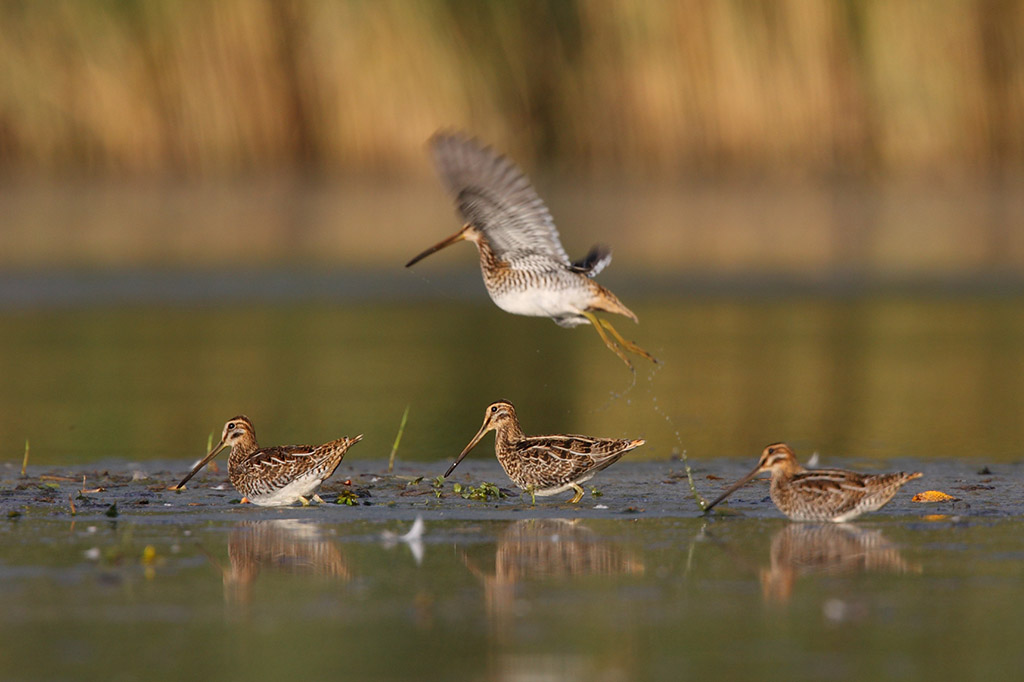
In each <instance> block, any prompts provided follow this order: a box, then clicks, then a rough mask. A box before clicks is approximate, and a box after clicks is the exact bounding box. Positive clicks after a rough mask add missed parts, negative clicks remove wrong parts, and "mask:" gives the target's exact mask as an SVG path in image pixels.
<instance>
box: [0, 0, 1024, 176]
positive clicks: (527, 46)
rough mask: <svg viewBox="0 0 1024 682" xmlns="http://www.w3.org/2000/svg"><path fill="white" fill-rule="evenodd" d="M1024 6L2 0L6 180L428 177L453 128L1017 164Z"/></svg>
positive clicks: (706, 168)
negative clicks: (306, 174) (433, 148)
mask: <svg viewBox="0 0 1024 682" xmlns="http://www.w3.org/2000/svg"><path fill="white" fill-rule="evenodd" d="M1022 36H1024V3H1021V2H1019V1H1016V0H973V1H965V0H931V1H929V2H919V1H917V0H860V1H822V2H807V1H806V0H790V1H779V2H753V1H747V0H742V1H730V0H725V1H723V0H682V1H678V2H675V1H673V2H646V1H629V0H575V1H574V0H547V1H531V2H503V1H498V0H481V1H464V0H426V1H423V2H409V1H407V0H391V1H388V0H383V1H382V0H374V1H363V0H348V1H343V2H322V1H318V0H274V1H257V0H218V1H216V2H174V1H168V0H148V1H147V0H141V1H137V2H134V1H128V0H116V1H115V0H73V1H64V2H61V1H53V2H12V1H5V2H3V3H2V4H0V167H2V168H3V171H4V172H5V173H6V174H7V175H8V176H10V175H17V174H21V173H25V172H32V173H40V174H54V173H67V172H74V171H80V172H86V173H89V174H94V173H103V174H114V175H127V174H139V173H145V174H154V175H164V174H168V173H170V174H174V175H185V176H192V175H207V174H222V173H227V174H231V173H238V172H244V173H248V172H251V171H253V170H275V171H276V170H279V169H280V168H282V167H291V168H301V169H304V170H315V171H326V172H332V173H335V172H336V173H355V174H360V175H362V174H366V173H367V172H378V173H392V172H396V171H397V172H403V173H409V174H422V173H424V172H425V171H426V168H427V166H426V164H425V163H424V160H423V143H424V140H426V139H427V137H428V136H429V135H430V134H431V133H432V132H434V131H435V130H436V129H437V128H439V127H444V126H452V127H459V128H467V129H470V130H473V131H475V132H476V133H477V134H479V135H480V136H482V137H483V138H485V139H487V140H488V141H491V142H492V143H494V144H496V145H497V146H499V147H501V148H502V149H505V150H507V151H508V152H510V153H512V154H513V155H514V156H515V157H516V158H517V159H519V160H520V161H522V162H523V163H525V164H533V165H541V166H545V167H546V166H554V167H556V168H559V169H566V168H568V169H571V171H572V172H574V173H577V174H605V173H613V174H620V173H629V174H640V175H641V176H644V175H648V176H654V175H657V176H665V175H666V174H668V175H674V176H694V175H715V176H718V175H733V174H739V175H741V176H742V175H751V174H757V175H758V176H760V175H763V174H765V173H769V174H775V175H786V176H788V175H797V176H820V175H822V174H824V175H839V176H851V175H852V176H875V175H877V174H924V175H927V176H933V175H941V176H958V175H961V174H964V173H970V174H975V173H983V174H985V175H989V174H992V173H1002V172H1007V171H1013V172H1019V171H1020V170H1021V168H1022V164H1024V125H1022V123H1024V40H1022Z"/></svg>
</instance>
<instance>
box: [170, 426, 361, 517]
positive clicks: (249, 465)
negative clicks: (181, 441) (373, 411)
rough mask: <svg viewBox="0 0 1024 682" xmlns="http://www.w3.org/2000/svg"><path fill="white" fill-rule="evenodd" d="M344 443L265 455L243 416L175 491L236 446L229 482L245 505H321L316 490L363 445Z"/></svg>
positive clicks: (231, 456) (341, 440)
mask: <svg viewBox="0 0 1024 682" xmlns="http://www.w3.org/2000/svg"><path fill="white" fill-rule="evenodd" d="M362 438H363V436H362V434H360V435H358V436H356V437H355V438H339V439H338V440H332V441H331V442H330V443H324V444H323V445H317V446H315V447H314V446H312V445H282V446H278V447H273V448H263V449H262V450H261V449H260V446H259V443H257V442H256V429H255V428H253V425H252V422H251V421H249V418H248V417H245V416H243V415H239V416H237V417H234V418H233V419H230V420H229V421H228V422H227V423H226V424H225V425H224V433H223V435H222V436H221V439H220V443H218V444H217V446H216V447H215V448H213V449H212V450H210V452H209V454H208V455H206V457H204V458H203V459H202V460H200V461H199V464H197V465H196V466H195V468H193V469H192V471H190V472H189V473H188V476H186V477H185V478H183V479H181V483H179V484H178V485H176V486H175V488H178V489H180V488H181V487H182V486H183V485H185V484H186V483H187V482H188V481H189V479H191V478H192V477H193V476H195V475H196V473H198V472H199V470H200V469H202V468H203V467H204V466H206V464H207V463H208V462H209V461H210V460H212V459H213V458H214V457H216V456H217V453H219V452H220V451H221V450H223V449H224V448H226V447H228V446H231V452H230V454H229V455H228V478H230V479H231V485H233V486H235V490H237V491H238V492H239V493H241V494H242V495H243V496H244V497H243V500H242V501H243V502H246V501H248V502H252V503H253V504H257V505H261V506H265V507H273V506H283V505H289V504H293V503H295V502H301V503H302V504H303V505H308V504H309V500H308V499H306V498H308V497H309V495H311V494H313V497H314V499H315V500H317V501H318V502H322V500H321V499H320V496H319V495H315V494H314V493H315V492H316V489H317V488H319V487H320V484H321V483H323V482H324V480H326V479H327V478H329V477H330V475H331V474H333V473H334V470H335V469H337V468H338V465H339V464H340V463H341V460H342V458H343V457H344V456H345V452H346V451H347V450H348V449H349V448H350V447H351V446H352V445H354V444H355V443H358V442H359V441H360V440H362Z"/></svg>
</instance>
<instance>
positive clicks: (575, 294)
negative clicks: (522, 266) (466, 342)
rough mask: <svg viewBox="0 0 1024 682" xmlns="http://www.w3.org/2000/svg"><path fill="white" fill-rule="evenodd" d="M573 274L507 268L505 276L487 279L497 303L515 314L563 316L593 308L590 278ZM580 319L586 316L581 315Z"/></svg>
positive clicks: (490, 292)
mask: <svg viewBox="0 0 1024 682" xmlns="http://www.w3.org/2000/svg"><path fill="white" fill-rule="evenodd" d="M579 279H580V278H579V277H578V276H576V275H574V274H573V273H568V272H566V273H558V272H555V273H533V272H526V271H517V270H507V271H506V272H505V274H504V276H502V277H500V278H495V279H488V280H486V282H485V283H486V284H487V292H488V293H489V294H490V296H491V300H493V301H494V303H495V305H497V306H498V307H499V308H501V309H502V310H504V311H505V312H508V313H512V314H513V315H527V316H530V317H563V316H566V315H574V314H578V313H579V312H580V311H582V310H586V309H587V308H589V307H590V303H591V299H592V298H593V293H592V292H591V291H590V287H589V286H587V284H588V281H585V280H584V281H578V280H579ZM580 321H581V322H585V319H583V318H580Z"/></svg>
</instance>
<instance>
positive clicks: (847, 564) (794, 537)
mask: <svg viewBox="0 0 1024 682" xmlns="http://www.w3.org/2000/svg"><path fill="white" fill-rule="evenodd" d="M861 572H865V573H897V574H900V573H920V572H921V567H920V566H919V565H916V564H911V563H908V562H907V561H906V560H904V559H903V556H902V555H901V554H900V551H899V549H898V548H897V547H896V545H894V544H893V543H891V542H889V540H887V539H886V538H885V536H884V535H882V531H880V530H866V529H864V528H860V527H858V526H855V525H852V524H831V523H830V524H823V525H810V524H805V523H792V524H789V525H788V526H786V527H785V528H783V529H782V530H780V531H779V532H777V533H776V534H775V535H774V536H773V537H772V547H771V554H770V564H769V566H768V567H767V568H762V569H761V589H762V592H763V594H764V597H765V599H766V600H768V601H774V602H779V603H785V602H787V601H789V599H790V597H791V596H792V594H793V585H794V583H795V582H796V579H797V578H799V577H801V576H806V575H849V574H853V573H861Z"/></svg>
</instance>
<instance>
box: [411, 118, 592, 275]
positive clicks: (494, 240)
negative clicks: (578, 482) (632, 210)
mask: <svg viewBox="0 0 1024 682" xmlns="http://www.w3.org/2000/svg"><path fill="white" fill-rule="evenodd" d="M430 147H431V150H432V152H433V155H434V163H435V165H436V166H437V172H438V174H439V175H440V176H441V180H442V181H443V182H444V184H445V187H446V188H447V189H448V191H449V192H450V193H451V194H452V196H453V197H454V198H455V203H456V205H457V206H458V209H459V212H460V213H461V214H462V217H463V218H464V219H465V220H466V222H468V223H470V224H472V225H473V226H474V227H476V228H477V229H479V230H481V231H482V232H483V233H484V234H485V235H486V236H487V239H488V240H489V241H490V243H491V248H493V249H494V251H495V253H496V254H497V255H498V257H499V258H502V259H505V260H509V259H510V258H514V257H517V256H519V257H521V256H525V255H529V254H540V255H543V256H545V257H547V258H550V259H552V260H554V261H556V262H558V263H559V264H561V265H564V266H566V267H569V266H570V262H569V256H568V255H567V254H566V252H565V249H564V248H563V247H562V242H561V240H560V239H559V236H558V229H557V228H556V227H555V222H554V220H553V219H552V218H551V214H550V213H549V212H548V208H547V206H545V205H544V201H543V200H542V199H541V198H540V197H539V196H538V195H537V192H536V191H534V189H533V187H532V186H531V184H530V180H529V179H528V178H527V177H526V175H525V174H524V173H523V172H522V171H521V170H519V168H518V167H517V166H516V165H515V164H514V163H513V162H512V161H511V160H509V159H508V158H507V157H505V156H502V155H500V154H498V153H497V152H495V151H494V150H493V149H491V148H490V147H484V146H482V145H480V143H478V142H477V141H476V140H474V139H471V138H467V137H464V136H462V135H459V134H457V133H438V134H436V135H434V137H432V138H431V140H430ZM602 266H603V264H602ZM597 269H598V268H595V270H597ZM595 274H596V273H595Z"/></svg>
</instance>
